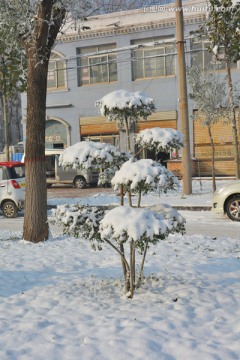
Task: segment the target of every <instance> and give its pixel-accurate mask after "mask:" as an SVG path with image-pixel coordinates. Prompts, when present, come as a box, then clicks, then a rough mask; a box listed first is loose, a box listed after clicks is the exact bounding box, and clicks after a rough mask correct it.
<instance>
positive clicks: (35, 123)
mask: <svg viewBox="0 0 240 360" xmlns="http://www.w3.org/2000/svg"><path fill="white" fill-rule="evenodd" d="M54 3H55V1H54V0H42V1H41V3H39V7H38V13H37V14H36V21H35V29H34V34H31V37H30V38H29V36H28V35H27V34H23V35H22V36H21V43H22V45H23V46H24V48H25V51H26V57H27V63H28V83H27V120H26V151H25V162H26V198H25V216H24V225H23V238H24V239H25V240H28V241H31V242H34V243H37V242H40V241H44V240H47V239H48V223H47V185H46V164H45V120H46V95H47V74H48V62H49V57H50V53H51V49H52V47H53V45H54V42H55V39H56V37H57V34H58V32H59V29H60V26H61V24H62V22H63V19H64V17H65V9H64V8H58V7H53V5H54Z"/></svg>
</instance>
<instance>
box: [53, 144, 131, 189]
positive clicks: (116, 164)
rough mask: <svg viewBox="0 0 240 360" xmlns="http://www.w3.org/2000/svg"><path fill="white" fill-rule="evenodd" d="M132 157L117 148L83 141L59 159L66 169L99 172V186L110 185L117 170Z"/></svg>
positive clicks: (67, 150) (64, 152)
mask: <svg viewBox="0 0 240 360" xmlns="http://www.w3.org/2000/svg"><path fill="white" fill-rule="evenodd" d="M130 157H131V155H130V154H129V153H125V152H121V151H120V150H118V149H117V148H116V147H115V146H113V145H111V144H106V143H99V142H93V141H81V142H78V143H76V144H74V145H72V146H69V147H68V148H66V149H65V150H64V151H63V153H62V154H61V155H60V157H59V165H61V166H62V167H63V168H64V169H66V170H67V169H69V168H73V169H80V170H90V169H93V170H98V171H99V172H100V176H99V184H105V183H110V182H111V179H112V177H113V175H114V173H115V171H116V170H118V169H119V168H120V166H121V165H122V164H123V163H124V162H125V161H127V160H128V159H129V158H130Z"/></svg>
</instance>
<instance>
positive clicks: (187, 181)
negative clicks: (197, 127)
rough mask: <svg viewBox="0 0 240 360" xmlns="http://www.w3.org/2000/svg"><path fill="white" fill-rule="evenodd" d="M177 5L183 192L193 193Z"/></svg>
mask: <svg viewBox="0 0 240 360" xmlns="http://www.w3.org/2000/svg"><path fill="white" fill-rule="evenodd" d="M175 7H176V11H175V13H176V38H177V58H178V99H179V115H180V127H181V131H182V133H183V135H184V140H185V147H183V148H182V176H183V178H182V182H183V194H185V195H189V194H191V193H192V172H191V157H190V136H189V117H188V96H187V79H186V63H185V53H184V32H183V11H182V0H175Z"/></svg>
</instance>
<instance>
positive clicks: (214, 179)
mask: <svg viewBox="0 0 240 360" xmlns="http://www.w3.org/2000/svg"><path fill="white" fill-rule="evenodd" d="M208 135H209V138H210V143H211V148H212V188H213V192H214V191H216V178H215V146H214V141H213V137H212V129H211V126H208Z"/></svg>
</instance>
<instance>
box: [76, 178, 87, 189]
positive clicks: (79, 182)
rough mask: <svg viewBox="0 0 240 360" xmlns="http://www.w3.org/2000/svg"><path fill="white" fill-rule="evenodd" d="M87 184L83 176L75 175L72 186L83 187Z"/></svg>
mask: <svg viewBox="0 0 240 360" xmlns="http://www.w3.org/2000/svg"><path fill="white" fill-rule="evenodd" d="M86 185H87V182H86V180H85V179H84V177H83V176H77V177H76V178H75V180H74V186H75V188H77V189H84V188H85V187H86Z"/></svg>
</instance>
